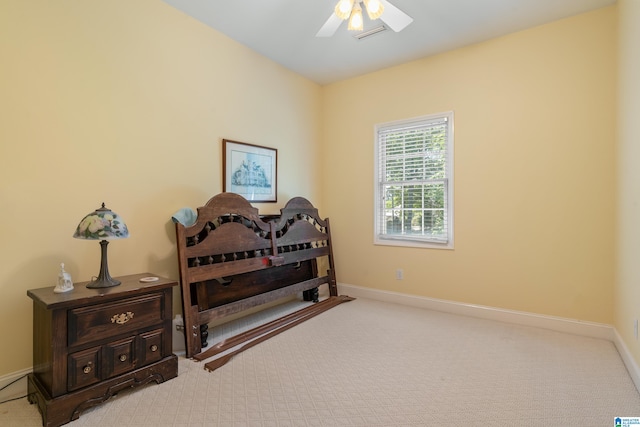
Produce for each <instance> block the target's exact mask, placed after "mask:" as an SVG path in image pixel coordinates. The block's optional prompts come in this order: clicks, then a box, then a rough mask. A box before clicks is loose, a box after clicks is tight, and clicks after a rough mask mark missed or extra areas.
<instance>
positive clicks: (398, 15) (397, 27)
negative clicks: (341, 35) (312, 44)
mask: <svg viewBox="0 0 640 427" xmlns="http://www.w3.org/2000/svg"><path fill="white" fill-rule="evenodd" d="M362 3H364V6H365V9H366V10H367V15H369V19H371V20H375V19H378V18H380V20H382V21H383V22H384V23H385V24H386V25H387V26H388V27H389V28H391V29H392V30H393V31H395V32H396V33H397V32H399V31H402V30H403V29H404V28H405V27H406V26H407V25H409V24H411V23H412V22H413V18H412V17H410V16H409V15H407V14H406V13H404V12H403V11H401V10H400V9H398V8H397V7H395V6H394V5H392V4H391V3H389V2H388V1H387V0H339V1H338V4H337V5H336V7H335V10H334V12H333V13H332V14H331V16H329V19H327V22H325V23H324V25H323V26H322V27H321V28H320V31H318V33H317V34H316V37H331V36H332V35H334V34H335V32H336V31H337V30H338V27H339V26H340V24H342V21H344V20H347V19H348V20H349V30H353V31H362V29H363V18H362V6H361V4H362Z"/></svg>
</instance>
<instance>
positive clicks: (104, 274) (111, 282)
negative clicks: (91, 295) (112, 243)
mask: <svg viewBox="0 0 640 427" xmlns="http://www.w3.org/2000/svg"><path fill="white" fill-rule="evenodd" d="M108 244H109V242H107V241H106V240H102V241H101V242H100V252H101V255H102V256H101V257H100V274H99V275H98V277H97V278H96V280H92V281H91V282H89V283H88V284H87V288H90V289H101V288H111V287H113V286H118V285H119V284H120V283H122V282H120V280H117V279H114V278H113V277H111V275H110V274H109V266H108V265H107V245H108Z"/></svg>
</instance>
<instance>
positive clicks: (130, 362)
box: [103, 337, 136, 378]
mask: <svg viewBox="0 0 640 427" xmlns="http://www.w3.org/2000/svg"><path fill="white" fill-rule="evenodd" d="M135 342H136V337H129V338H126V339H123V340H120V341H116V342H112V343H109V344H107V345H105V346H104V348H103V360H104V362H103V363H104V378H110V377H113V376H116V375H120V374H123V373H125V372H128V371H131V370H132V369H133V368H134V367H135V366H136V359H135V356H136V355H135Z"/></svg>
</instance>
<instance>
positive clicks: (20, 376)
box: [0, 368, 32, 402]
mask: <svg viewBox="0 0 640 427" xmlns="http://www.w3.org/2000/svg"><path fill="white" fill-rule="evenodd" d="M31 372H32V369H31V368H28V369H23V370H21V371H17V372H12V373H10V374H7V375H4V376H2V377H0V389H3V388H4V387H7V388H5V389H3V390H0V402H4V401H6V400H11V399H15V398H17V397H22V396H26V395H27V375H28V374H30V373H31ZM14 381H15V382H14ZM12 383H13V384H12ZM9 384H10V385H9Z"/></svg>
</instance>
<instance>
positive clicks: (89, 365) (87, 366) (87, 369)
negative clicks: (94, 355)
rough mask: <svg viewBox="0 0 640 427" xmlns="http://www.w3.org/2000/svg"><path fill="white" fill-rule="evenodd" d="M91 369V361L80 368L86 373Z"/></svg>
mask: <svg viewBox="0 0 640 427" xmlns="http://www.w3.org/2000/svg"><path fill="white" fill-rule="evenodd" d="M91 371H92V368H91V362H89V363H87V365H86V366H85V367H84V368H82V372H84V373H85V374H88V373H90V372H91Z"/></svg>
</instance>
